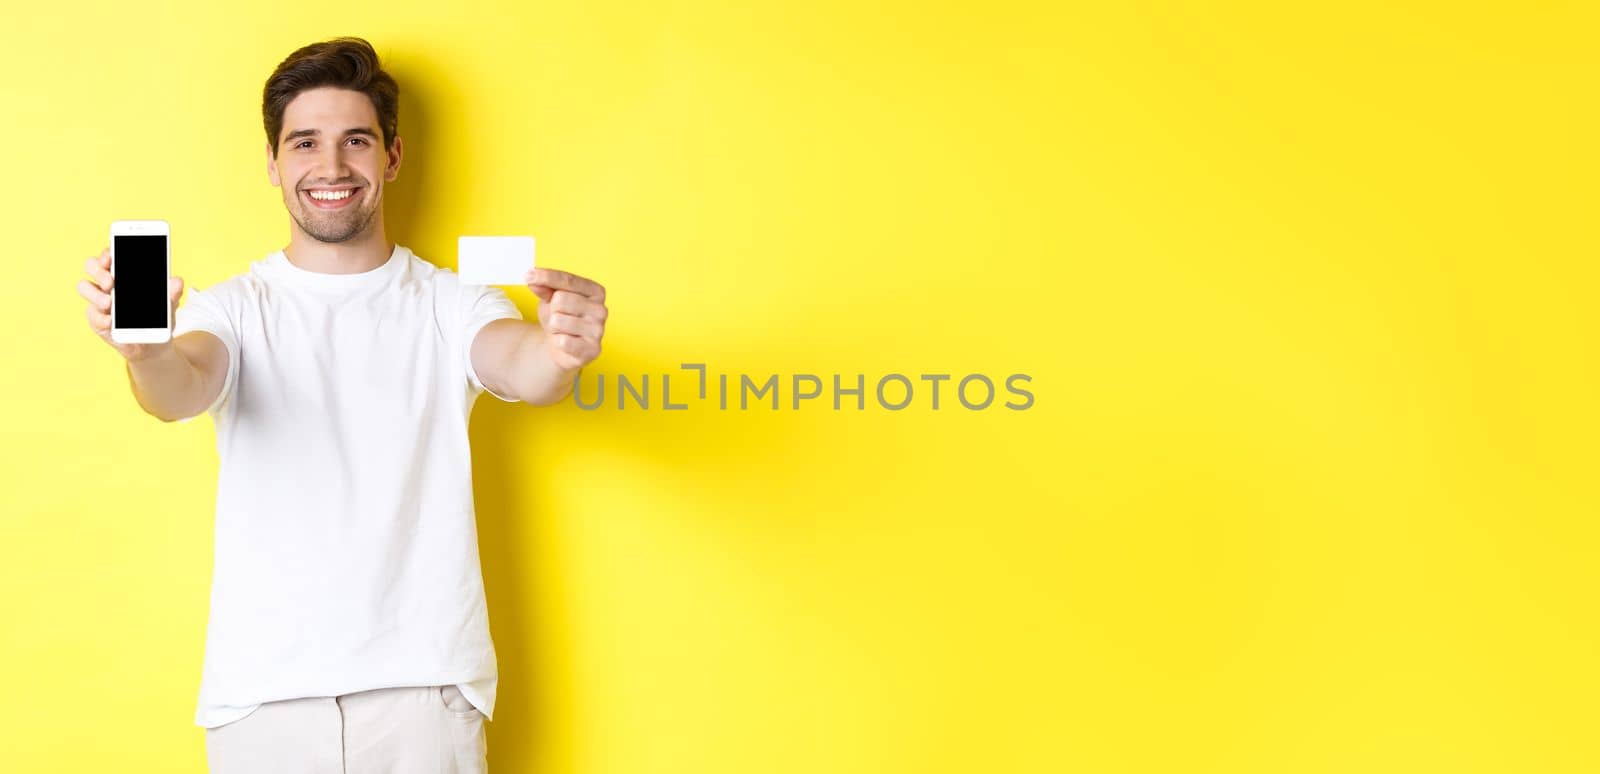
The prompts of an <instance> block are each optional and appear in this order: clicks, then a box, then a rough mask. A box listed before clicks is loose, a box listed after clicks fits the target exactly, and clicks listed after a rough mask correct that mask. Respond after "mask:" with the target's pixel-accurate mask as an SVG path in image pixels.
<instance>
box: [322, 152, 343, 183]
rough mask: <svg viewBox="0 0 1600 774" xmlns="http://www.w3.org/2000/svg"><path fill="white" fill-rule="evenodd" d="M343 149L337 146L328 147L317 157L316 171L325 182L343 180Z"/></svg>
mask: <svg viewBox="0 0 1600 774" xmlns="http://www.w3.org/2000/svg"><path fill="white" fill-rule="evenodd" d="M344 164H345V158H344V149H343V148H341V147H339V146H338V145H330V146H328V148H327V149H326V150H324V151H322V153H320V154H318V155H317V171H318V172H321V173H323V174H322V175H321V177H322V178H323V179H325V180H329V181H332V180H343V179H344V177H345V175H344V172H345V167H344Z"/></svg>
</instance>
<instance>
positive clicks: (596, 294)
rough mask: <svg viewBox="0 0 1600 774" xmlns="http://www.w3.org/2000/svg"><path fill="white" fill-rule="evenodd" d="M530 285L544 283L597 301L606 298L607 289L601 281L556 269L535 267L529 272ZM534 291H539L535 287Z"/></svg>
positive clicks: (553, 288)
mask: <svg viewBox="0 0 1600 774" xmlns="http://www.w3.org/2000/svg"><path fill="white" fill-rule="evenodd" d="M528 285H529V286H530V287H532V286H537V285H543V286H545V287H547V288H550V289H551V290H570V291H572V292H574V293H578V294H580V295H584V296H588V297H589V298H591V299H593V300H595V301H604V300H606V289H605V288H603V287H601V286H600V283H598V282H595V281H594V280H592V279H586V278H584V277H580V276H578V275H576V274H572V273H569V272H564V271H559V270H556V269H534V270H533V271H531V272H529V273H528ZM534 292H535V293H538V292H539V291H538V290H537V289H535V290H534ZM540 298H541V299H543V298H544V296H542V295H541V296H540Z"/></svg>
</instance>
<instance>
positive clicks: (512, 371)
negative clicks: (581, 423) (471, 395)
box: [470, 269, 607, 406]
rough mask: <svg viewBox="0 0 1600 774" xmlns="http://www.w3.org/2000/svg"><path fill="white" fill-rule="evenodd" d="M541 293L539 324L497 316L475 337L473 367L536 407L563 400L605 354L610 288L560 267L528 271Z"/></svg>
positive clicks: (489, 383)
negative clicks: (602, 347) (588, 367)
mask: <svg viewBox="0 0 1600 774" xmlns="http://www.w3.org/2000/svg"><path fill="white" fill-rule="evenodd" d="M526 279H527V283H528V289H529V290H532V291H533V294H534V295H535V296H538V297H539V302H540V303H539V324H538V325H534V324H532V323H530V322H526V321H523V320H511V319H505V320H495V321H493V322H491V323H489V324H488V325H485V326H483V328H482V329H480V330H479V331H478V335H477V337H475V338H474V339H473V340H472V350H471V355H470V356H471V358H472V370H473V371H474V372H476V373H477V374H478V381H481V382H483V386H485V387H487V388H489V389H490V390H492V391H494V392H495V393H498V394H500V395H504V396H506V397H509V398H516V399H517V400H520V401H522V402H524V403H527V404H529V405H531V406H548V405H551V404H554V403H559V402H560V401H561V400H563V399H565V398H566V397H567V394H568V393H570V392H571V391H572V381H573V379H574V377H576V376H577V375H578V372H579V371H580V370H581V369H582V368H583V367H584V366H585V365H587V364H589V363H590V362H592V361H593V360H594V359H595V358H597V357H599V356H600V340H601V338H603V337H604V336H605V329H606V315H607V311H606V304H605V300H606V291H605V288H603V287H601V286H600V284H599V283H597V282H595V281H593V280H590V279H585V278H583V277H579V276H578V275H576V274H569V273H567V272H564V271H557V270H555V269H534V270H533V271H530V272H528V274H527V277H526Z"/></svg>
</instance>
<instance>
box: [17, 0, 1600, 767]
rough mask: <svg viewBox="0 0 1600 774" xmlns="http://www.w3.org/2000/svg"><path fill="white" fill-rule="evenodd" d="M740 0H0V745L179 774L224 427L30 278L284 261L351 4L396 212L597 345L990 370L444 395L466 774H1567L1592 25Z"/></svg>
mask: <svg viewBox="0 0 1600 774" xmlns="http://www.w3.org/2000/svg"><path fill="white" fill-rule="evenodd" d="M761 5H762V7H760V8H754V7H751V6H752V4H749V3H738V2H727V3H721V4H715V3H688V2H683V3H666V4H649V3H631V2H628V3H603V4H592V3H583V4H567V3H543V4H538V5H537V6H530V5H529V4H527V3H522V2H505V3H499V4H494V5H481V6H478V7H471V8H469V7H466V6H456V5H453V4H440V3H408V2H383V3H325V4H313V5H296V4H284V3H271V4H260V5H255V6H243V5H240V6H237V7H235V6H234V5H233V4H229V3H199V2H195V3H185V4H182V5H181V6H172V7H158V6H150V5H143V4H139V5H131V4H127V3H109V2H107V3H95V4H73V3H35V4H26V5H23V6H19V7H15V8H12V9H10V10H8V12H7V20H6V23H5V24H4V26H3V29H0V105H3V111H4V114H3V117H0V148H4V151H5V159H4V161H3V162H0V168H3V169H4V178H5V184H4V186H3V192H0V197H3V199H0V203H3V212H4V217H5V221H6V225H5V230H4V236H3V240H4V242H3V243H4V245H5V258H4V265H5V267H6V269H5V275H4V281H3V282H0V299H3V300H0V331H3V332H4V333H3V345H0V346H3V349H0V362H3V363H4V364H5V371H4V377H3V382H0V399H3V400H0V404H3V409H0V410H3V412H4V413H3V423H4V424H3V428H0V433H3V437H4V460H3V462H4V466H3V472H0V513H3V521H0V588H3V589H4V595H3V597H0V668H3V674H0V677H3V686H4V695H5V698H4V700H3V701H0V750H4V752H3V753H0V756H3V762H0V768H3V769H5V770H7V771H16V772H34V771H72V772H106V771H164V772H169V771H192V772H199V771H202V770H203V769H204V746H203V734H202V732H201V731H200V730H199V729H198V728H196V727H194V726H193V725H192V724H191V723H192V716H193V711H194V701H195V698H196V691H197V689H198V684H199V677H200V664H201V656H202V647H203V637H204V627H205V621H206V610H207V608H206V606H207V602H208V590H209V581H210V569H211V568H210V562H211V542H210V541H211V537H212V532H211V518H212V513H211V507H212V504H213V497H214V494H215V473H216V459H215V456H214V446H213V442H214V440H213V439H214V436H213V433H212V431H211V428H210V427H209V425H210V422H209V421H204V420H203V421H199V422H195V423H191V424H188V425H176V424H173V425H166V424H162V423H160V422H158V421H156V420H155V419H152V418H151V417H149V416H147V415H144V414H143V413H142V412H141V411H140V410H139V409H138V408H137V406H136V405H135V403H134V401H133V399H132V397H131V396H130V394H129V391H128V389H127V384H126V376H125V375H124V372H123V369H122V365H121V362H120V360H119V359H118V357H117V356H116V355H115V353H114V352H113V351H112V350H111V349H110V348H108V347H107V346H106V345H105V344H103V343H102V342H100V341H99V340H98V339H96V338H95V337H94V336H93V335H92V334H91V333H90V332H89V330H88V327H87V324H86V322H85V320H84V316H83V308H84V302H83V301H82V300H81V299H80V298H79V297H78V296H77V295H76V293H75V292H74V289H73V286H74V283H76V282H77V280H78V279H79V278H81V277H82V276H83V273H82V263H83V261H84V259H85V258H86V257H88V256H90V255H93V254H95V253H97V252H98V251H99V250H100V249H101V247H102V246H104V244H105V242H106V237H105V231H106V228H107V226H108V224H109V223H110V221H112V220H114V219H117V218H141V217H157V218H166V219H168V220H170V221H171V223H172V227H173V230H174V237H173V244H174V263H175V266H176V271H177V273H178V274H180V275H181V276H183V277H184V278H185V279H186V280H187V281H188V282H189V283H190V285H191V287H207V286H209V285H211V284H213V283H215V282H218V281H220V280H222V279H224V278H226V277H228V276H231V275H233V274H236V273H239V272H242V271H244V270H246V268H247V266H248V263H249V262H250V261H251V260H255V259H257V258H260V257H261V256H262V255H264V254H266V253H267V252H270V251H271V250H274V249H277V248H279V247H281V246H283V244H285V243H286V241H287V235H288V218H287V215H286V213H285V212H284V210H283V206H282V203H281V201H280V200H279V197H278V191H277V190H276V189H273V188H271V187H270V186H269V185H268V183H267V180H266V173H265V169H264V161H263V158H262V154H263V151H262V146H263V144H264V139H263V133H262V128H261V121H260V92H261V86H262V84H263V82H264V80H265V78H266V77H267V75H268V74H269V73H270V72H271V70H272V68H273V66H275V65H276V64H277V63H278V61H279V60H281V59H282V58H283V57H284V56H286V55H287V54H288V53H289V52H290V51H291V50H293V49H294V48H296V47H298V46H300V45H302V44H305V43H309V42H312V41H314V40H319V39H323V38H327V37H331V36H334V35H340V34H356V35H362V36H365V37H367V38H368V39H370V40H372V41H373V42H374V43H375V44H376V46H377V48H378V50H379V53H380V54H381V56H382V57H383V58H384V61H385V62H386V64H387V66H388V67H389V68H390V69H391V71H392V72H393V73H394V74H395V75H396V77H397V78H398V79H399V81H400V83H401V86H402V90H403V97H402V112H401V116H400V133H401V136H402V137H404V138H405V140H406V148H407V151H408V156H407V158H406V160H405V166H404V167H403V169H402V171H401V176H400V181H399V182H398V184H397V185H396V187H395V188H394V189H392V190H391V196H390V201H389V210H388V212H389V218H390V223H391V234H392V235H393V236H395V237H396V238H397V239H398V240H399V241H400V242H401V243H402V244H406V245H408V246H410V247H412V248H413V249H415V250H416V251H417V252H418V253H419V254H420V255H422V256H423V257H425V258H428V259H430V260H433V261H435V262H437V263H439V264H441V265H446V266H453V265H454V262H455V256H454V253H455V238H456V236H457V235H459V234H511V233H531V234H535V235H537V236H538V239H539V248H540V251H539V255H540V262H541V264H542V265H547V266H554V267H558V268H564V269H567V270H570V271H575V272H578V273H580V274H584V275H587V276H591V277H593V278H596V279H598V280H600V281H601V282H603V283H605V284H606V286H607V287H608V289H609V291H610V306H611V309H612V313H613V317H612V321H611V324H610V327H609V329H608V332H607V339H606V349H605V354H604V355H603V356H602V357H601V359H600V360H599V361H598V362H597V363H595V364H594V365H592V366H591V367H590V368H589V369H588V373H589V374H591V375H593V374H600V373H605V374H609V375H614V374H616V373H619V372H620V373H627V374H630V375H634V376H635V377H637V375H638V374H641V373H651V374H660V373H665V372H669V371H676V369H677V365H678V364H679V363H681V362H690V361H703V362H706V363H708V364H709V365H710V367H711V369H712V372H713V373H718V372H724V373H732V374H737V373H751V374H755V375H757V376H762V377H764V376H765V375H766V374H769V373H779V374H780V375H788V374H793V373H820V374H824V375H829V374H832V373H843V374H846V375H854V374H856V373H863V374H866V375H867V378H868V380H869V384H870V383H871V381H872V380H875V379H876V378H877V377H878V376H880V375H882V374H885V373H891V372H900V373H906V374H911V375H913V378H915V375H916V374H918V373H932V372H946V373H952V374H955V375H957V376H958V377H959V376H960V375H964V374H967V373H985V374H988V375H990V376H991V377H994V378H997V379H999V378H1003V376H1004V375H1006V374H1010V373H1013V372H1025V373H1029V374H1031V375H1032V376H1033V382H1032V385H1031V386H1032V388H1033V391H1034V393H1035V396H1036V404H1035V406H1034V407H1033V408H1032V409H1031V410H1028V411H1021V412H1018V411H1010V410H1006V409H1003V408H999V407H998V405H997V406H996V407H994V408H991V409H990V410H987V411H983V412H971V411H967V410H964V409H961V408H960V407H959V406H956V405H955V404H954V402H953V401H952V400H951V399H950V395H949V394H948V392H947V393H945V394H944V395H943V396H942V398H943V401H942V403H943V406H944V408H941V409H940V410H939V411H937V412H935V411H931V410H929V409H928V405H927V403H926V402H925V400H924V399H922V398H923V396H919V399H918V401H917V402H916V403H915V404H914V407H913V408H911V409H908V410H905V411H901V412H888V411H884V410H882V409H881V408H878V407H876V406H874V405H871V404H870V403H869V406H868V408H867V410H865V411H862V412H856V411H842V412H838V413H834V412H833V411H831V402H829V401H827V399H826V398H825V399H824V400H822V401H813V402H812V404H809V405H808V406H807V407H806V408H804V409H802V410H801V411H792V410H789V409H787V408H785V409H784V410H782V411H779V412H772V411H771V410H769V409H764V410H760V411H757V410H751V411H747V412H739V411H735V410H730V411H727V412H720V413H719V412H717V411H716V410H715V408H714V405H711V406H707V405H701V406H699V407H697V408H694V409H691V410H688V411H682V412H665V411H660V410H651V411H616V410H614V409H610V410H603V411H595V412H584V411H580V410H578V409H577V408H576V407H575V406H574V405H572V404H571V403H570V402H569V403H566V404H563V405H561V406H558V407H554V408H548V409H533V408H529V407H526V406H511V405H503V404H499V403H498V402H496V401H494V400H493V399H491V398H487V397H485V398H484V399H483V400H481V401H480V402H479V404H478V407H477V411H476V412H475V413H474V415H473V419H472V431H473V434H474V459H475V463H474V464H475V473H476V492H477V496H478V503H479V522H480V529H481V537H482V553H483V561H484V566H485V575H486V579H487V584H488V594H489V603H490V608H491V625H492V630H493V634H494V637H495V642H496V644H497V646H498V648H499V654H500V663H501V674H502V681H501V687H500V702H499V707H498V712H497V719H496V720H495V721H494V722H493V723H492V724H490V726H489V755H490V763H491V766H492V768H493V770H496V771H499V772H580V773H582V774H591V773H599V772H696V773H707V774H710V773H714V772H978V771H998V772H1060V771H1083V772H1157V771H1160V772H1197V771H1207V772H1213V771H1214V772H1247V771H1248V772H1331V771H1348V772H1377V771H1396V772H1415V771H1449V772H1478V771H1484V772H1488V771H1494V772H1578V771H1596V770H1600V748H1597V747H1596V746H1595V744H1594V743H1593V736H1594V733H1595V728H1596V727H1597V721H1600V712H1597V711H1596V709H1595V707H1596V702H1595V696H1596V695H1597V693H1600V661H1597V656H1600V616H1597V615H1596V592H1597V591H1600V588H1597V580H1600V578H1597V573H1600V571H1597V569H1596V568H1597V563H1600V526H1597V524H1596V518H1597V516H1600V491H1597V485H1596V483H1595V482H1596V479H1597V477H1596V476H1595V471H1594V468H1595V467H1596V465H1595V463H1596V459H1597V455H1596V451H1595V439H1596V437H1597V431H1600V412H1597V410H1596V407H1595V406H1596V396H1597V395H1600V389H1597V388H1600V379H1597V371H1596V365H1595V354H1596V352H1595V334H1596V331H1597V324H1596V323H1597V320H1596V313H1595V311H1594V310H1595V308H1596V304H1595V295H1596V290H1597V283H1596V280H1597V271H1596V269H1595V257H1596V255H1597V254H1600V251H1597V250H1596V244H1595V243H1596V239H1595V229H1594V224H1595V211H1596V196H1595V183H1596V180H1597V179H1600V175H1597V173H1600V169H1597V168H1596V167H1597V164H1596V154H1595V147H1596V145H1595V138H1596V128H1597V123H1596V117H1597V112H1596V107H1595V105H1596V99H1595V83H1596V78H1595V76H1596V74H1597V73H1596V67H1595V60H1594V48H1593V43H1594V40H1595V37H1596V32H1597V28H1596V24H1595V22H1596V16H1595V12H1594V10H1593V6H1592V5H1589V4H1585V3H1577V2H1573V3H1553V2H1543V3H1520V4H1505V6H1506V7H1505V8H1504V9H1502V10H1497V11H1494V10H1486V9H1484V8H1483V7H1480V6H1478V5H1477V4H1460V3H1353V4H1351V3H1342V4H1329V5H1328V6H1327V7H1324V8H1309V7H1305V6H1304V5H1303V4H1283V3H1260V4H1226V5H1222V4H1198V3H1196V4H1170V5H1168V4H1149V3H1141V4H1123V3H1074V4H1068V5H1065V6H1063V5H1060V4H1044V3H1041V4H1035V5H1017V4H1008V3H1001V2H982V3H978V2H974V3H968V4H965V5H948V4H928V3H903V4H899V3H897V4H889V3H864V2H859V1H857V2H845V3H768V4H761ZM1469 5H1470V6H1471V7H1468V6H1469ZM513 298H514V299H515V300H516V301H517V303H518V304H519V305H520V306H521V307H522V309H523V311H524V314H525V315H527V316H528V317H529V318H531V317H532V314H533V309H534V299H533V297H532V295H531V294H529V293H528V292H527V291H526V290H525V289H518V290H514V291H513ZM784 378H787V377H786V376H785V377H784ZM688 383H692V382H685V384H688ZM919 384H920V383H919ZM675 386H677V385H675ZM947 387H948V385H947ZM674 397H675V399H676V398H677V397H678V395H676V394H675V396H674ZM785 400H787V393H785Z"/></svg>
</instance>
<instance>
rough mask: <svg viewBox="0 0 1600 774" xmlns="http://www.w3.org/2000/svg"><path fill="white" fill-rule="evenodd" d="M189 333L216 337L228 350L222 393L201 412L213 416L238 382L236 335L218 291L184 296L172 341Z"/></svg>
mask: <svg viewBox="0 0 1600 774" xmlns="http://www.w3.org/2000/svg"><path fill="white" fill-rule="evenodd" d="M193 331H205V332H207V333H210V334H212V335H214V336H216V337H217V338H218V339H221V340H222V345H223V347H224V348H225V349H227V350H228V374H227V376H226V377H225V378H224V380H223V382H222V391H221V392H219V393H217V398H216V400H214V401H212V402H211V405H210V406H208V407H206V410H205V413H207V414H211V415H212V416H215V415H216V412H217V411H218V410H220V409H221V408H222V406H223V404H225V403H226V402H227V400H228V397H229V396H230V395H231V394H232V393H233V385H234V383H235V382H237V381H238V378H239V334H238V330H237V329H236V328H235V327H234V322H233V316H232V315H230V314H228V310H227V305H226V303H225V302H224V299H223V291H222V289H220V288H218V287H216V286H213V287H212V288H211V289H210V290H193V291H190V292H189V293H187V294H186V297H185V299H184V301H183V303H182V304H181V305H179V306H178V309H177V312H176V313H175V317H174V319H173V324H172V338H173V339H174V340H176V339H177V338H178V337H179V336H182V335H183V334H185V333H191V332H193ZM198 416H200V415H199V414H196V415H194V416H192V417H184V418H182V419H179V420H178V421H179V422H189V421H191V420H193V419H194V418H195V417H198Z"/></svg>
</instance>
